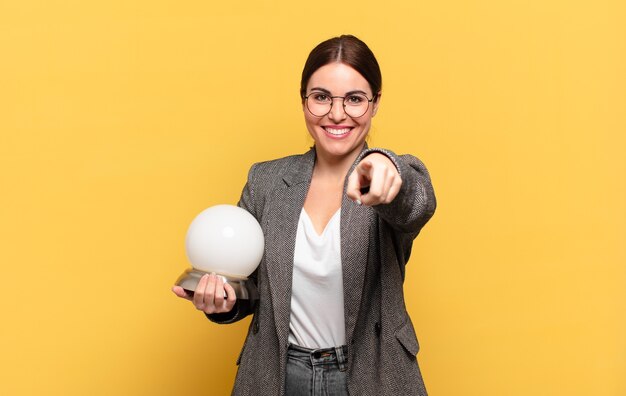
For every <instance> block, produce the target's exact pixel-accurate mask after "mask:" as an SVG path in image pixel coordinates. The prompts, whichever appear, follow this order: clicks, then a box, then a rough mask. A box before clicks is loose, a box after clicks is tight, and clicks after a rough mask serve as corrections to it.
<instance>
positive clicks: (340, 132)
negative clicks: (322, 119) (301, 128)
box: [324, 128, 350, 136]
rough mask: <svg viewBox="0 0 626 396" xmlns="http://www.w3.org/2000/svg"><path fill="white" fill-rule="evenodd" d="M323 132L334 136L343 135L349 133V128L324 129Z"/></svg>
mask: <svg viewBox="0 0 626 396" xmlns="http://www.w3.org/2000/svg"><path fill="white" fill-rule="evenodd" d="M324 130H325V131H326V132H328V133H330V134H331V135H335V136H339V135H345V134H346V133H348V132H350V128H341V129H336V128H324Z"/></svg>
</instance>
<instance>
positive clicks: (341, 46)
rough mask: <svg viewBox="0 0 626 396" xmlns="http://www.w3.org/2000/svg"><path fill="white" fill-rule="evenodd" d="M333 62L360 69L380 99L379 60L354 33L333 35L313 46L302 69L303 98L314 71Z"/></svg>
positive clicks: (301, 94)
mask: <svg viewBox="0 0 626 396" xmlns="http://www.w3.org/2000/svg"><path fill="white" fill-rule="evenodd" d="M333 62H339V63H344V64H346V65H348V66H350V67H352V68H353V69H354V70H356V71H358V72H359V73H360V74H361V75H362V76H363V77H364V78H365V79H366V80H367V82H368V83H369V85H370V88H371V89H372V93H373V94H374V100H377V99H378V94H379V93H380V90H381V89H382V85H383V77H382V75H381V73H380V66H378V61H377V60H376V57H375V56H374V53H373V52H372V51H371V50H370V49H369V47H368V46H367V45H366V44H365V43H364V42H363V41H361V40H359V39H358V38H356V37H354V36H352V35H342V36H339V37H333V38H331V39H328V40H326V41H323V42H321V43H320V44H318V45H317V47H315V48H313V50H312V51H311V53H310V54H309V57H308V58H307V60H306V63H305V64H304V69H303V70H302V79H301V80H300V97H301V98H302V99H304V97H305V96H306V86H307V84H308V83H309V79H310V78H311V76H312V75H313V73H315V71H316V70H317V69H319V68H320V67H322V66H324V65H327V64H329V63H333Z"/></svg>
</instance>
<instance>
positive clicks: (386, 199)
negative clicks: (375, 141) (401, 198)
mask: <svg viewBox="0 0 626 396" xmlns="http://www.w3.org/2000/svg"><path fill="white" fill-rule="evenodd" d="M401 186H402V179H401V178H400V174H399V173H398V170H397V169H396V166H395V165H394V164H393V162H391V160H390V159H389V158H388V157H387V156H385V155H383V154H380V153H372V154H369V155H368V156H366V157H365V158H363V159H362V160H361V161H360V162H359V163H358V164H357V166H356V168H355V169H354V171H353V172H352V174H351V175H350V176H349V178H348V187H347V190H346V194H347V195H348V197H349V198H350V199H352V200H353V201H354V202H356V203H357V204H359V205H361V204H363V205H367V206H374V205H380V204H388V203H390V202H391V201H393V200H394V198H395V197H396V195H398V192H399V191H400V187H401Z"/></svg>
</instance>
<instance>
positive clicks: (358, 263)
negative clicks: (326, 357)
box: [340, 146, 373, 342]
mask: <svg viewBox="0 0 626 396" xmlns="http://www.w3.org/2000/svg"><path fill="white" fill-rule="evenodd" d="M365 148H367V146H366V147H365ZM355 167H356V163H355V164H353V165H352V168H350V171H349V172H348V174H347V175H346V182H345V184H344V194H343V198H342V202H341V226H340V227H341V264H342V269H343V296H344V314H345V318H346V319H345V324H346V342H349V341H350V340H351V339H352V334H353V333H354V328H355V326H356V321H357V316H358V314H359V307H360V306H361V295H362V292H363V282H364V279H365V271H366V267H367V263H368V257H367V256H368V246H369V243H370V240H369V238H370V224H371V221H372V216H373V213H372V209H371V208H369V207H366V206H360V205H357V204H355V203H354V202H353V201H352V200H351V199H349V198H348V196H347V195H346V193H345V191H346V187H347V184H348V177H349V176H350V174H351V173H352V171H353V170H354V168H355Z"/></svg>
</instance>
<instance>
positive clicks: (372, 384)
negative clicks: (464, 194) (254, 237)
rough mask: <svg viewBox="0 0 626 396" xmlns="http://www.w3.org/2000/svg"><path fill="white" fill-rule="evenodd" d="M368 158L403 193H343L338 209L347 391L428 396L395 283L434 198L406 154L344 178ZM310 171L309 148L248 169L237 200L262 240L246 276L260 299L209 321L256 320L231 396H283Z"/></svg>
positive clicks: (415, 163)
mask: <svg viewBox="0 0 626 396" xmlns="http://www.w3.org/2000/svg"><path fill="white" fill-rule="evenodd" d="M372 152H382V153H384V154H386V155H387V156H388V157H389V158H390V159H391V160H392V161H393V162H394V163H395V165H396V167H397V168H398V170H399V172H400V176H401V178H402V188H401V190H400V192H399V193H398V195H397V197H396V198H395V199H394V201H393V202H391V203H390V204H387V205H378V206H375V207H367V206H358V205H356V204H355V203H354V202H352V201H351V200H350V199H348V198H347V196H346V195H345V194H344V198H343V201H342V204H341V260H342V265H343V286H344V305H345V308H344V309H345V321H346V323H345V325H346V326H345V327H346V344H347V345H348V370H347V378H348V389H349V392H350V394H352V395H426V389H425V387H424V382H423V380H422V376H421V373H420V370H419V367H418V364H417V360H416V355H417V352H418V350H419V344H418V342H417V338H416V335H415V331H414V329H413V324H412V323H411V320H410V318H409V315H408V314H407V311H406V307H405V304H404V293H403V291H402V284H403V281H404V269H405V268H404V267H405V264H406V262H407V260H408V259H409V255H410V253H411V245H412V243H413V239H414V238H415V237H416V236H417V234H418V233H419V232H420V230H421V228H422V227H423V226H424V224H426V222H427V221H428V220H429V219H430V217H431V216H432V215H433V213H434V211H435V206H436V203H435V195H434V192H433V188H432V185H431V182H430V177H429V175H428V171H427V170H426V168H425V167H424V164H422V162H421V161H420V160H418V159H417V158H415V157H413V156H410V155H402V156H398V155H396V154H394V153H392V152H390V151H387V150H383V149H367V148H365V149H364V150H363V152H362V153H361V154H360V156H359V157H358V158H357V160H356V161H355V163H354V165H353V166H352V169H354V166H355V165H356V164H357V163H358V162H359V161H360V160H361V158H363V157H364V156H366V155H368V154H370V153H372ZM314 162H315V150H314V149H311V150H310V151H309V152H307V153H305V154H303V155H294V156H290V157H285V158H281V159H278V160H274V161H268V162H263V163H258V164H255V165H253V166H252V168H251V169H250V172H249V175H248V182H247V184H246V186H245V187H244V190H243V192H242V195H241V200H240V202H239V205H240V206H241V207H243V208H244V209H246V210H248V211H249V212H250V213H252V214H253V215H254V216H255V217H256V219H257V220H258V221H259V223H260V224H261V227H262V228H263V233H264V235H265V254H264V256H263V260H262V261H261V264H260V265H259V267H258V268H257V270H256V271H255V273H254V274H253V276H252V278H253V279H254V280H256V283H257V287H258V290H259V295H260V299H259V301H258V303H257V304H255V305H254V306H250V305H248V304H246V303H245V301H243V300H241V301H238V302H237V304H236V306H235V308H234V309H233V311H231V312H229V313H227V314H217V315H208V317H209V319H211V320H213V321H215V322H218V323H232V322H234V321H237V320H240V319H242V318H243V317H245V316H246V315H248V314H251V313H252V314H254V316H253V319H252V322H251V323H250V328H249V330H248V335H247V337H246V340H245V343H244V345H243V348H242V350H241V353H240V355H239V358H238V359H237V364H238V365H239V369H238V372H237V378H236V380H235V385H234V389H233V394H234V395H263V396H264V395H283V394H284V383H285V364H286V353H287V346H288V342H287V337H288V335H289V317H290V303H291V283H292V279H291V276H292V269H293V257H294V248H295V239H296V230H297V224H298V218H299V216H300V211H301V210H302V207H303V205H304V199H305V197H306V194H307V191H308V188H309V185H310V182H311V176H312V173H313V165H314ZM352 169H351V171H352ZM351 171H350V172H351ZM346 180H347V178H346ZM344 192H345V185H344Z"/></svg>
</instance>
